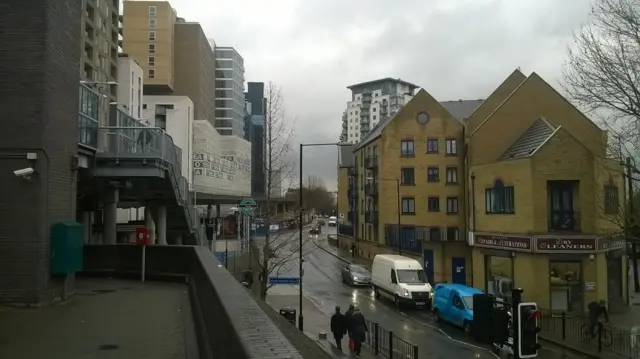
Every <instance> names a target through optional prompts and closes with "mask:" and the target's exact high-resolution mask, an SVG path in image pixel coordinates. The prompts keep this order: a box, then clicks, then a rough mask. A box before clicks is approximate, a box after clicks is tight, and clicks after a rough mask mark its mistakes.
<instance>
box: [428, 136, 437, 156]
mask: <svg viewBox="0 0 640 359" xmlns="http://www.w3.org/2000/svg"><path fill="white" fill-rule="evenodd" d="M427 153H438V139H437V138H432V139H429V140H427Z"/></svg>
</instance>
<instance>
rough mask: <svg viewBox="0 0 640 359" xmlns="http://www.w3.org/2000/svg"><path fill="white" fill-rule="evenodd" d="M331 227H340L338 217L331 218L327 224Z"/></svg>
mask: <svg viewBox="0 0 640 359" xmlns="http://www.w3.org/2000/svg"><path fill="white" fill-rule="evenodd" d="M327 225H328V226H329V227H336V226H337V225H338V217H336V216H331V217H329V221H328V223H327Z"/></svg>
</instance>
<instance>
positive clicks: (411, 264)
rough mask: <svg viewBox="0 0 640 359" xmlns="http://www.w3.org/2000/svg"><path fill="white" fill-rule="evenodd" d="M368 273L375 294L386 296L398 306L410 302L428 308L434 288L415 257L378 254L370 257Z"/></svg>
mask: <svg viewBox="0 0 640 359" xmlns="http://www.w3.org/2000/svg"><path fill="white" fill-rule="evenodd" d="M371 273H372V276H371V284H372V285H373V290H374V293H375V296H376V298H380V297H381V296H385V297H388V298H389V299H391V300H393V302H394V303H395V305H396V306H397V307H401V306H403V305H405V304H410V305H413V306H417V307H425V308H431V298H432V295H433V289H432V288H431V284H429V280H428V279H427V275H426V274H425V273H424V269H423V268H422V264H420V262H418V261H417V260H415V259H413V258H408V257H404V256H400V255H395V254H378V255H376V256H375V257H374V258H373V266H372V268H371Z"/></svg>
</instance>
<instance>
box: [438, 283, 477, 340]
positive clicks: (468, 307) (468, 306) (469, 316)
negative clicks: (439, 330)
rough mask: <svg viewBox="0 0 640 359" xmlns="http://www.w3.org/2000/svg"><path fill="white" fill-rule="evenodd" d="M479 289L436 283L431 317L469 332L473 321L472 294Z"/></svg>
mask: <svg viewBox="0 0 640 359" xmlns="http://www.w3.org/2000/svg"><path fill="white" fill-rule="evenodd" d="M481 293H484V292H483V291H481V290H480V289H477V288H473V287H469V286H466V285H462V284H448V283H443V284H438V285H436V288H435V291H434V297H433V317H434V319H435V320H436V322H439V321H441V320H443V321H445V322H448V323H451V324H453V325H456V326H458V327H460V328H462V329H464V331H465V332H466V333H467V334H471V328H472V323H473V295H474V294H481Z"/></svg>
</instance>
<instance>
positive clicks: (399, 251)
mask: <svg viewBox="0 0 640 359" xmlns="http://www.w3.org/2000/svg"><path fill="white" fill-rule="evenodd" d="M373 180H375V177H367V181H373ZM378 180H379V181H395V182H396V195H397V196H398V230H397V232H396V233H397V235H398V255H400V254H402V240H401V239H400V234H401V233H400V225H401V218H402V198H401V197H400V179H399V178H378Z"/></svg>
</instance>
